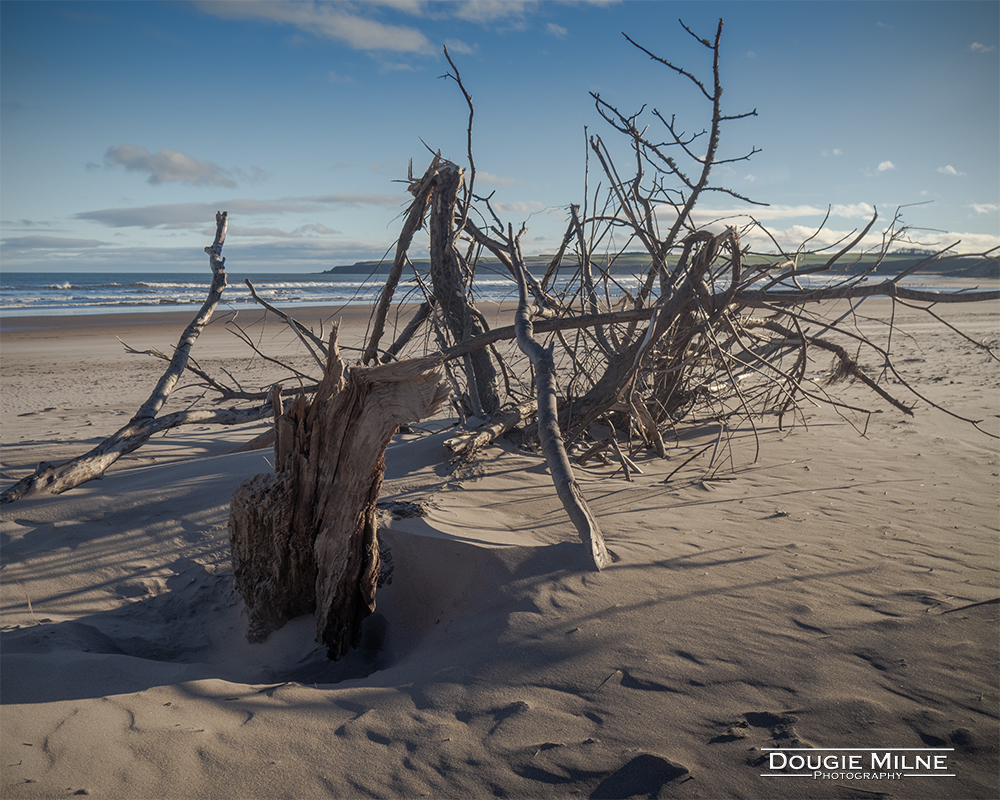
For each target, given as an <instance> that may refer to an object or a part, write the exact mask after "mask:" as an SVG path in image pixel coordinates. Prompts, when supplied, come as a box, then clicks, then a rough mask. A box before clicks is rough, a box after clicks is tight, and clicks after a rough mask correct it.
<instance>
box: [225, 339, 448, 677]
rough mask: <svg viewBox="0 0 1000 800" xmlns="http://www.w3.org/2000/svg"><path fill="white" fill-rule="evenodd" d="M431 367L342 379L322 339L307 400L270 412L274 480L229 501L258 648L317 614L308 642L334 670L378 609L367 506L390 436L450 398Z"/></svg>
mask: <svg viewBox="0 0 1000 800" xmlns="http://www.w3.org/2000/svg"><path fill="white" fill-rule="evenodd" d="M434 367H435V362H434V361H433V360H432V359H411V360H407V361H400V362H396V363H394V364H387V365H383V366H379V367H373V368H363V367H354V368H352V369H349V370H346V369H345V365H344V362H343V361H342V360H341V358H340V350H339V348H338V346H337V329H336V328H334V330H333V332H332V334H331V336H330V348H329V358H328V361H327V366H326V372H325V375H324V377H323V381H322V383H321V384H320V387H319V389H318V390H317V392H316V394H315V395H314V396H313V398H312V400H311V401H310V400H307V399H306V397H305V396H304V395H299V396H298V397H296V398H295V399H294V400H293V401H292V402H291V403H290V404H289V406H288V407H287V408H285V409H282V407H281V400H280V387H275V389H274V390H272V395H271V396H272V402H273V403H274V409H275V443H274V457H275V462H274V469H275V471H274V473H272V474H263V475H256V476H254V477H253V478H250V479H249V480H247V481H245V482H244V483H243V484H242V485H241V486H240V487H239V488H238V489H237V490H236V491H235V492H234V493H233V498H232V503H231V506H230V514H229V540H230V545H231V547H232V557H233V573H234V579H235V582H236V588H237V589H238V591H239V592H240V594H241V595H242V596H243V599H244V601H245V602H246V605H247V610H248V612H249V616H250V621H249V627H248V630H247V638H248V639H249V640H250V641H252V642H259V641H263V640H264V639H266V638H267V636H268V635H269V634H270V633H271V632H272V631H275V630H277V629H278V628H280V627H282V626H283V625H284V624H285V622H287V621H288V620H289V619H292V618H293V617H297V616H299V615H301V614H308V613H312V612H315V613H316V640H317V641H318V642H322V643H323V644H325V645H326V646H327V650H328V653H329V656H330V658H332V659H334V660H336V659H339V658H340V657H341V656H343V655H344V654H345V653H347V651H348V650H349V649H350V648H351V647H355V646H357V644H358V642H359V641H360V637H361V623H362V621H363V620H364V619H365V618H366V617H367V616H369V615H370V614H371V613H372V612H373V611H374V610H375V589H376V584H377V581H378V577H379V548H378V539H377V535H376V523H375V503H376V501H377V500H378V494H379V491H380V489H381V487H382V477H383V474H384V473H385V461H384V455H385V448H386V446H387V445H388V444H389V440H390V439H391V438H392V436H393V434H394V433H395V432H396V430H397V428H398V427H399V426H400V425H402V424H404V423H408V422H416V421H418V420H420V419H425V418H426V417H429V416H430V415H432V414H433V413H434V412H435V411H437V410H438V408H440V406H441V404H442V403H443V402H444V401H445V399H447V396H448V389H447V388H446V386H445V384H444V383H443V381H442V377H441V375H440V373H438V372H437V371H436V370H435V369H434Z"/></svg>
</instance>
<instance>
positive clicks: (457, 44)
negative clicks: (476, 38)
mask: <svg viewBox="0 0 1000 800" xmlns="http://www.w3.org/2000/svg"><path fill="white" fill-rule="evenodd" d="M444 44H445V47H447V48H448V51H449V52H451V53H458V54H460V55H465V56H471V55H472V54H473V53H475V52H476V48H475V47H472V46H471V45H468V44H466V43H465V42H463V41H462V40H461V39H448V40H447V41H446V42H445V43H444Z"/></svg>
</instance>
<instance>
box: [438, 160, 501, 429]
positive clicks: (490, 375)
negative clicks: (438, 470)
mask: <svg viewBox="0 0 1000 800" xmlns="http://www.w3.org/2000/svg"><path fill="white" fill-rule="evenodd" d="M462 181H463V173H462V170H461V169H460V168H459V167H457V166H455V165H454V164H446V165H445V166H444V167H442V168H441V169H440V171H439V173H438V175H437V185H436V188H435V191H434V194H433V196H432V197H431V212H430V225H429V233H430V255H431V281H432V283H433V284H434V297H435V298H436V300H437V305H438V308H439V309H440V310H441V315H442V317H443V318H444V321H445V324H447V326H448V329H449V330H450V331H451V334H452V337H453V338H454V340H455V342H456V343H459V342H463V341H465V340H466V339H469V338H470V337H472V336H476V335H478V334H480V333H482V332H483V327H482V325H481V324H480V323H479V320H478V319H477V317H476V314H475V313H474V311H473V309H472V308H470V301H469V297H468V291H469V277H468V276H466V275H465V274H463V272H464V270H463V264H462V262H461V260H460V259H459V255H458V251H457V250H456V248H455V237H456V235H457V232H456V230H455V206H456V204H457V202H458V192H459V190H460V189H461V186H462ZM463 358H464V360H465V365H466V374H467V376H468V384H469V400H470V404H471V408H470V410H471V411H472V412H473V413H474V414H476V415H483V414H485V415H487V416H490V415H492V414H494V413H495V412H496V411H497V410H498V409H499V408H500V393H499V388H498V386H497V373H496V368H495V367H494V365H493V362H492V360H491V359H490V353H489V350H486V349H483V350H476V351H474V352H472V353H469V354H468V355H466V356H464V357H463Z"/></svg>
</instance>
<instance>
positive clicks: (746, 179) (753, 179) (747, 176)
mask: <svg viewBox="0 0 1000 800" xmlns="http://www.w3.org/2000/svg"><path fill="white" fill-rule="evenodd" d="M743 180H745V181H750V183H753V182H754V181H755V180H757V176H756V175H745V176H744V177H743Z"/></svg>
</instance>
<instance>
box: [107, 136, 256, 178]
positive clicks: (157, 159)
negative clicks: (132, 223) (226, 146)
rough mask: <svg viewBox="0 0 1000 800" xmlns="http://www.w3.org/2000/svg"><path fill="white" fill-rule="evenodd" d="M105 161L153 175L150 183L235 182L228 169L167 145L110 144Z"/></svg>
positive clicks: (129, 170)
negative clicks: (152, 149)
mask: <svg viewBox="0 0 1000 800" xmlns="http://www.w3.org/2000/svg"><path fill="white" fill-rule="evenodd" d="M104 164H105V166H107V167H109V168H110V167H113V166H115V165H116V164H117V165H120V166H123V167H125V169H126V170H127V171H128V172H144V173H147V174H148V175H149V178H148V179H147V180H148V181H149V183H151V184H153V185H154V186H155V185H156V184H160V183H187V184H190V185H191V186H224V187H226V188H229V189H231V188H232V187H234V186H236V183H235V181H233V180H232V179H231V178H229V177H228V174H229V173H230V172H231V171H230V170H225V169H223V168H222V167H220V166H218V165H217V164H213V163H212V162H210V161H199V160H198V159H196V158H194V157H193V156H189V155H187V154H186V153H182V152H180V151H179V150H168V149H166V148H164V149H162V150H158V151H157V152H155V153H150V152H149V151H148V150H147V149H146V148H145V147H136V146H135V145H132V144H120V145H117V146H113V147H109V148H108V151H107V152H106V153H105V154H104Z"/></svg>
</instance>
